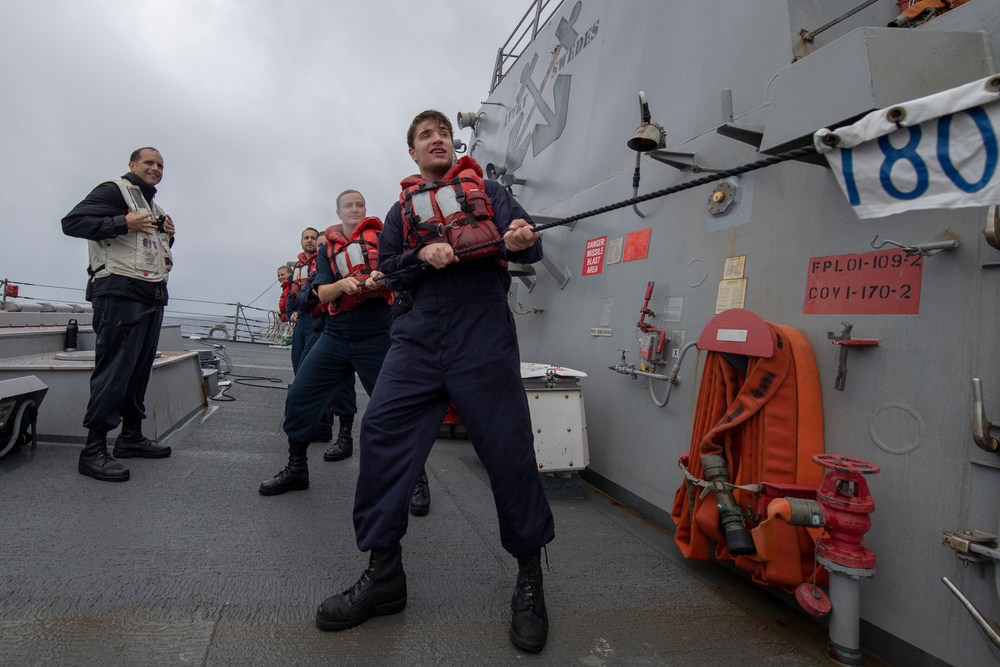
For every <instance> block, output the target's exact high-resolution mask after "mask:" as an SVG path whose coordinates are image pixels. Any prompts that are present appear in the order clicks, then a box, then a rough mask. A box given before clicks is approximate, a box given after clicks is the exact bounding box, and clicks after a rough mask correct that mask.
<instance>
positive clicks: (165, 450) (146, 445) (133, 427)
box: [112, 422, 170, 459]
mask: <svg viewBox="0 0 1000 667" xmlns="http://www.w3.org/2000/svg"><path fill="white" fill-rule="evenodd" d="M112 454H114V455H115V456H116V457H117V458H120V459H128V458H133V457H138V458H141V459H164V458H166V457H168V456H170V447H169V446H167V445H161V444H160V443H158V442H153V441H152V440H150V439H149V438H147V437H146V436H144V435H143V434H142V422H139V423H137V424H127V423H124V422H123V423H122V432H121V433H119V434H118V438H117V439H116V440H115V448H114V450H113V451H112Z"/></svg>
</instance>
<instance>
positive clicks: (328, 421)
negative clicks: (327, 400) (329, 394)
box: [315, 406, 333, 442]
mask: <svg viewBox="0 0 1000 667" xmlns="http://www.w3.org/2000/svg"><path fill="white" fill-rule="evenodd" d="M331 440H333V406H330V407H328V408H327V409H326V410H325V411H324V412H323V417H322V418H321V419H320V420H319V426H317V427H316V438H315V442H330V441H331Z"/></svg>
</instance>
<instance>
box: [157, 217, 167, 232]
mask: <svg viewBox="0 0 1000 667" xmlns="http://www.w3.org/2000/svg"><path fill="white" fill-rule="evenodd" d="M166 224H167V216H165V215H158V216H156V231H158V232H160V233H161V234H164V233H166V231H167V228H166Z"/></svg>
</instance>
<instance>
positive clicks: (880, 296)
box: [802, 249, 924, 315]
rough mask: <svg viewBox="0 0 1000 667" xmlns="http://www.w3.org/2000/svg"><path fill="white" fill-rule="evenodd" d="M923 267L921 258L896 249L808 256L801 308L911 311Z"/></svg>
mask: <svg viewBox="0 0 1000 667" xmlns="http://www.w3.org/2000/svg"><path fill="white" fill-rule="evenodd" d="M923 266H924V262H923V257H921V256H920V255H914V256H910V255H907V254H906V252H904V251H903V250H898V249H897V250H880V251H878V252H866V253H862V254H857V255H832V256H830V257H813V258H812V259H810V260H809V271H808V278H807V280H806V295H805V306H803V308H802V312H803V313H804V314H806V315H833V314H848V313H858V314H862V315H916V314H917V313H919V312H920V283H921V279H922V278H923Z"/></svg>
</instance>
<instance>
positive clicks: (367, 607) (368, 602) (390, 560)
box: [316, 543, 406, 631]
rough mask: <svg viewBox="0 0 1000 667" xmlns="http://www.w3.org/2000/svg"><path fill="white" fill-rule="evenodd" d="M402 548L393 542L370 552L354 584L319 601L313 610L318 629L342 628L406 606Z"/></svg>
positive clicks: (395, 611)
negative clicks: (387, 546)
mask: <svg viewBox="0 0 1000 667" xmlns="http://www.w3.org/2000/svg"><path fill="white" fill-rule="evenodd" d="M401 556H402V548H401V547H400V546H399V544H398V543H397V544H394V545H393V546H391V547H389V548H388V549H386V550H385V551H372V552H371V557H370V558H369V560H368V567H367V569H365V571H364V572H362V573H361V578H360V579H358V581H357V583H355V584H354V585H353V586H351V587H350V588H348V589H347V590H346V591H344V592H343V593H341V594H340V595H334V596H332V597H329V598H327V599H326V600H324V601H323V604H321V605H320V606H319V610H317V611H316V625H317V626H318V627H319V629H320V630H328V631H329V630H346V629H347V628H353V627H354V626H355V625H361V624H362V623H364V622H365V621H366V620H368V619H369V618H370V617H372V616H388V615H389V614H398V613H399V612H401V611H403V609H404V608H406V573H405V572H403V561H402V558H401Z"/></svg>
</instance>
